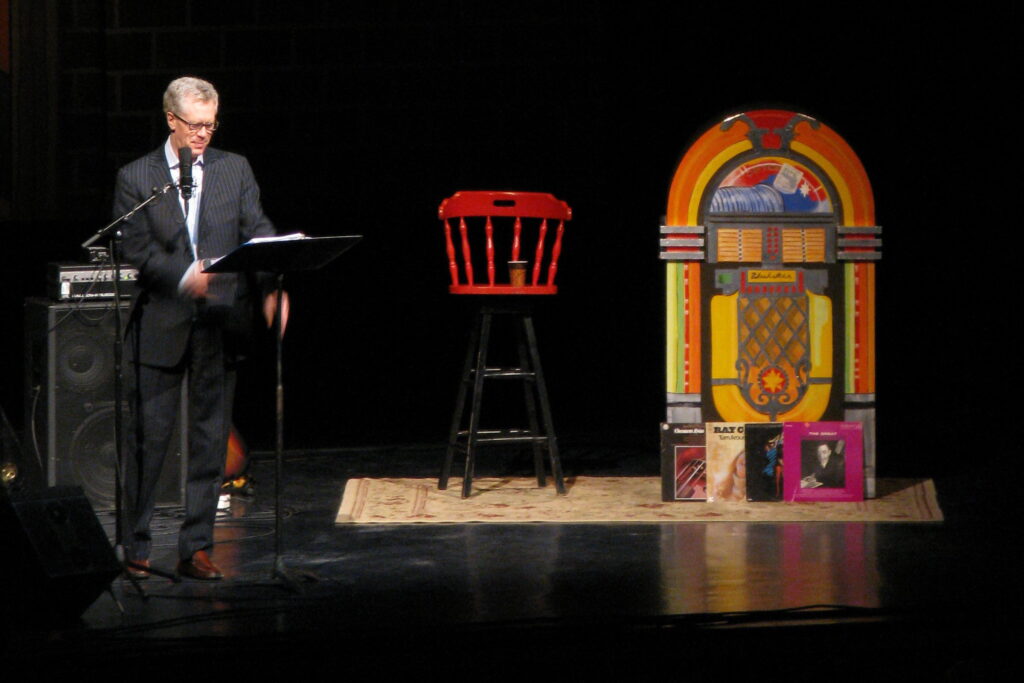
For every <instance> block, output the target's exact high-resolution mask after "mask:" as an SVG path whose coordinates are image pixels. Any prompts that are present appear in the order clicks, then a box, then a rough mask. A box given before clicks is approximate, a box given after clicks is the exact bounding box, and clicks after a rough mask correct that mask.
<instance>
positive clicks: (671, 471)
mask: <svg viewBox="0 0 1024 683" xmlns="http://www.w3.org/2000/svg"><path fill="white" fill-rule="evenodd" d="M704 433H705V429H704V425H703V424H669V423H662V425H661V499H662V500H665V501H671V500H706V499H707V493H706V489H707V471H706V469H707V463H706V460H705V455H704V452H705V442H704Z"/></svg>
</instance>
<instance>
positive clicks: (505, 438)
mask: <svg viewBox="0 0 1024 683" xmlns="http://www.w3.org/2000/svg"><path fill="white" fill-rule="evenodd" d="M458 438H459V439H466V440H468V439H469V431H468V430H462V431H460V432H459V435H458ZM553 438H555V437H553V436H544V435H543V434H534V433H533V432H531V431H530V430H528V429H478V430H476V438H475V439H473V441H474V442H476V443H497V442H506V443H512V442H518V443H530V442H535V443H544V442H545V441H548V440H549V439H553ZM459 448H460V450H465V446H462V445H461V444H460V445H459Z"/></svg>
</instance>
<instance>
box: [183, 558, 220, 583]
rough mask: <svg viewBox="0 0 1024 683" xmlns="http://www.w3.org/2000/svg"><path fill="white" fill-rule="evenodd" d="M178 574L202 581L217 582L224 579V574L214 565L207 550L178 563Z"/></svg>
mask: <svg viewBox="0 0 1024 683" xmlns="http://www.w3.org/2000/svg"><path fill="white" fill-rule="evenodd" d="M178 573H179V574H180V575H182V576H187V577H188V578H190V579H199V580H200V581H216V580H217V579H223V578H224V572H222V571H221V570H220V567H218V566H217V565H215V564H214V563H213V561H212V560H211V559H210V556H209V555H208V554H207V552H206V551H205V550H200V551H197V552H196V554H195V555H193V556H192V558H191V559H189V560H181V561H180V562H178Z"/></svg>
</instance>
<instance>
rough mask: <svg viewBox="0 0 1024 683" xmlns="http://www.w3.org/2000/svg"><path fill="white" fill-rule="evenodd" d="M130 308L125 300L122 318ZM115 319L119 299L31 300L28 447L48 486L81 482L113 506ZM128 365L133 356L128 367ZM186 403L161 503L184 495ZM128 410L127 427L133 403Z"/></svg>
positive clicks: (101, 505) (90, 494) (98, 501)
mask: <svg viewBox="0 0 1024 683" xmlns="http://www.w3.org/2000/svg"><path fill="white" fill-rule="evenodd" d="M128 312H129V305H128V302H126V301H125V302H122V303H121V317H122V324H126V323H127V319H128ZM114 325H115V316H114V301H113V300H83V301H71V302H60V303H57V302H54V301H52V300H50V299H28V300H27V301H26V303H25V337H26V338H25V355H26V359H25V390H26V394H27V395H26V397H25V434H26V436H25V444H24V447H25V450H26V451H28V452H29V453H30V454H35V455H36V456H37V457H38V460H39V463H40V465H41V467H42V469H43V471H44V475H45V481H46V484H47V485H48V486H58V485H62V486H80V487H81V488H82V490H83V491H84V493H85V495H86V497H87V498H88V499H89V501H91V502H92V504H93V506H94V507H95V508H96V509H97V510H109V509H112V508H113V507H114V486H115V478H114V474H115V468H116V461H117V453H116V450H115V448H114V416H115V414H114V407H115V406H114V374H115V373H114V341H115V337H114ZM127 364H128V359H127V357H126V358H125V372H126V373H127V372H128V371H129V369H128V365H127ZM126 391H127V388H126ZM125 395H127V394H125ZM181 405H182V413H181V415H180V417H179V420H178V427H177V429H176V432H175V437H174V438H173V439H172V440H171V444H170V446H169V448H168V453H167V457H166V458H165V460H164V471H163V474H162V475H161V480H160V485H159V489H158V491H157V505H158V506H160V507H174V506H179V505H181V504H182V501H183V500H184V486H185V467H186V460H187V453H188V446H187V441H186V439H185V435H184V431H183V430H182V429H181V425H184V424H185V413H184V411H185V402H184V401H182V403H181ZM123 417H124V424H125V426H127V423H128V406H127V403H124V413H123Z"/></svg>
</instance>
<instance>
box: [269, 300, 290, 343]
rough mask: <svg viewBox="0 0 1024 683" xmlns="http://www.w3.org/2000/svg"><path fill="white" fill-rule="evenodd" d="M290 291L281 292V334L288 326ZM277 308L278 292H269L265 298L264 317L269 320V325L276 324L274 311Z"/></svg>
mask: <svg viewBox="0 0 1024 683" xmlns="http://www.w3.org/2000/svg"><path fill="white" fill-rule="evenodd" d="M288 308H289V305H288V292H284V291H282V292H281V336H282V337H283V336H284V330H285V328H286V327H288ZM276 310H277V292H276V291H273V292H271V293H270V294H267V296H266V297H264V299H263V317H264V318H266V320H267V327H273V326H274V312H275V311H276Z"/></svg>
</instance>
